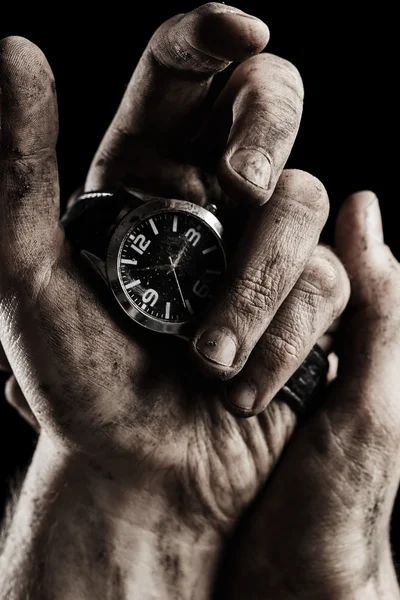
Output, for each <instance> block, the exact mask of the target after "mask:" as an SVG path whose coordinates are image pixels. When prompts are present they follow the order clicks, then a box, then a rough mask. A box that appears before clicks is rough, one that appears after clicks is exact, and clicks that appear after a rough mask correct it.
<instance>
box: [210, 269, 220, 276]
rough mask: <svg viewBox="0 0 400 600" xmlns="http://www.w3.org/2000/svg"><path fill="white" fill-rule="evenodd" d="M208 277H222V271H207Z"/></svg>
mask: <svg viewBox="0 0 400 600" xmlns="http://www.w3.org/2000/svg"><path fill="white" fill-rule="evenodd" d="M206 274H207V275H222V273H221V271H213V270H212V269H207V270H206Z"/></svg>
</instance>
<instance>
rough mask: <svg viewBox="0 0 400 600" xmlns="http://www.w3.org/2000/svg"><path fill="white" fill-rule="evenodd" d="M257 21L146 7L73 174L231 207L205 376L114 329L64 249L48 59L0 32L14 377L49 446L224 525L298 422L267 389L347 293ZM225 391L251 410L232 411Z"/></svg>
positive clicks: (7, 341) (206, 343) (279, 74)
mask: <svg viewBox="0 0 400 600" xmlns="http://www.w3.org/2000/svg"><path fill="white" fill-rule="evenodd" d="M205 29H206V30H207V35H204V30H205ZM267 38H268V30H267V28H266V26H265V25H264V24H263V23H262V22H261V21H259V20H258V19H255V18H253V17H249V16H246V15H243V13H241V12H240V11H238V10H237V9H234V8H232V9H231V8H229V7H227V6H222V5H219V4H207V5H204V6H202V7H200V8H199V9H197V10H195V11H193V12H191V13H188V14H187V15H184V16H182V15H181V16H178V17H174V18H172V19H171V20H170V21H168V22H167V23H165V24H164V25H163V26H161V27H160V29H159V30H158V31H157V32H156V34H155V35H154V36H153V38H152V40H151V42H150V44H149V46H148V48H147V50H146V51H145V53H144V55H143V57H142V59H141V61H140V63H139V65H138V67H137V69H136V71H135V73H134V76H133V79H132V83H131V84H130V85H129V86H128V89H127V91H126V95H125V98H124V101H123V102H122V104H121V107H120V108H119V110H118V112H117V115H116V117H115V118H114V121H113V123H112V124H111V126H110V128H109V130H108V132H107V134H106V136H105V138H104V140H103V142H102V144H101V146H100V148H99V150H98V152H97V154H96V157H95V159H94V161H93V164H92V167H91V169H90V171H89V175H88V179H87V183H86V187H87V188H89V189H92V190H93V189H101V188H102V187H104V186H110V185H119V184H121V182H122V183H125V184H129V185H132V186H133V187H136V188H138V187H141V188H142V189H143V190H144V191H151V192H153V193H159V194H161V195H164V196H165V195H170V196H173V197H180V198H184V199H189V200H191V201H193V202H197V203H199V204H201V203H204V202H205V200H206V199H208V200H209V199H210V198H209V194H214V195H215V196H216V199H215V201H216V202H217V203H219V204H220V206H221V209H222V211H224V212H225V214H226V215H228V216H229V217H230V218H232V216H234V217H235V219H236V221H237V220H239V219H241V220H243V221H245V226H244V227H243V231H242V232H241V237H240V240H239V241H238V244H237V249H236V252H235V255H234V257H233V260H232V262H231V264H230V269H229V272H228V274H227V277H226V279H225V281H224V283H223V286H222V288H221V291H220V295H219V297H218V298H217V299H216V300H215V302H214V303H213V307H212V310H211V311H210V312H209V313H208V314H207V315H206V316H205V317H204V319H203V320H202V321H201V324H200V326H199V329H198V331H197V332H196V335H195V337H194V339H193V342H192V359H193V360H194V361H195V362H196V365H197V367H198V366H200V367H201V368H202V369H203V370H205V371H206V372H207V375H208V377H209V378H204V377H203V376H200V375H199V373H198V372H197V370H194V369H193V368H192V366H191V365H190V363H189V362H188V361H187V355H188V347H187V346H186V345H183V344H182V342H181V341H180V340H177V339H173V338H171V337H170V336H169V337H168V336H167V337H164V338H163V339H161V338H160V337H157V338H155V337H154V336H151V335H150V334H148V333H147V332H144V331H143V330H140V331H139V330H137V331H135V335H131V334H130V333H128V331H127V330H126V329H125V328H124V326H123V325H122V324H121V322H120V320H119V319H114V318H113V315H114V314H115V311H114V305H113V304H112V300H111V295H110V296H107V297H105V298H104V299H100V298H99V297H98V296H97V295H96V294H95V293H94V291H93V288H92V287H91V285H90V284H89V283H88V281H87V280H86V277H85V274H84V271H83V270H82V269H81V265H80V264H79V265H77V264H75V262H74V260H73V255H72V252H71V248H70V246H69V244H68V243H67V241H66V240H65V238H64V232H63V230H62V228H61V227H60V225H59V192H58V178H57V168H56V154H55V144H56V138H57V106H56V100H55V95H54V82H53V78H52V74H51V71H50V68H49V66H48V64H47V62H46V60H45V58H44V56H43V55H42V54H41V53H40V51H39V50H38V49H37V48H36V47H34V46H33V45H32V44H30V43H29V42H28V41H26V40H22V39H20V38H16V39H15V38H10V39H7V40H5V41H3V43H2V53H1V65H0V69H1V78H2V80H4V85H3V87H2V112H3V115H2V117H3V118H2V122H3V123H6V124H7V127H6V128H4V130H3V131H2V136H3V140H2V143H3V148H2V151H3V154H4V161H3V168H2V173H1V177H2V181H1V185H0V190H1V192H0V193H1V205H0V217H1V218H0V227H1V232H0V250H1V256H2V267H1V273H0V308H1V311H0V334H1V340H2V342H3V345H4V348H5V351H6V355H7V359H8V361H9V364H10V367H11V369H12V370H13V372H14V374H15V377H16V381H18V384H19V386H20V388H21V390H22V393H23V395H24V397H25V398H26V401H27V403H28V405H29V407H30V410H31V411H32V412H33V414H34V416H35V418H36V419H37V421H38V422H39V424H40V427H41V431H42V435H43V436H45V438H46V439H47V440H51V443H52V444H54V446H55V447H56V448H58V449H61V450H62V452H64V453H65V454H66V455H69V454H76V453H78V454H80V455H82V456H88V457H90V458H91V460H94V462H95V463H96V465H98V468H99V470H100V471H101V472H103V473H104V472H106V471H107V472H109V471H112V472H114V471H117V473H118V477H120V478H121V484H122V485H126V486H127V488H131V487H132V477H136V476H137V477H140V476H142V475H145V476H146V477H149V476H150V474H151V477H152V482H153V484H154V485H155V486H156V484H158V485H159V486H160V489H161V488H163V486H167V487H168V486H169V487H170V488H171V487H172V488H173V492H172V493H173V494H176V493H178V494H180V495H181V496H183V497H184V498H185V499H186V501H185V502H181V503H180V507H181V509H182V510H183V509H184V510H185V513H187V514H185V517H187V520H188V521H189V522H190V521H195V522H196V520H200V521H201V522H202V524H203V525H205V524H207V527H211V528H214V529H215V530H218V531H221V530H222V531H224V532H225V531H226V530H229V529H230V528H231V526H232V524H233V523H234V521H235V519H236V518H237V516H238V515H239V514H240V512H241V511H242V510H243V508H244V507H245V506H246V505H247V503H248V502H249V501H250V500H251V499H252V498H253V497H254V495H255V494H256V492H257V490H258V488H259V486H260V485H261V484H262V483H263V482H264V480H265V477H266V476H267V475H268V473H269V472H270V470H271V468H272V466H273V464H274V463H275V461H276V459H277V457H278V456H279V455H280V453H281V451H282V449H283V446H284V445H285V443H286V441H287V439H288V437H289V436H290V434H291V432H292V431H293V428H294V425H295V423H296V418H295V416H294V415H293V414H292V412H291V411H290V410H289V409H288V407H287V406H286V405H284V404H283V403H280V402H277V401H273V402H272V400H273V398H274V397H275V395H276V393H277V392H278V390H279V389H280V388H281V387H282V385H283V384H284V383H285V382H286V381H287V379H288V378H289V377H290V376H291V375H292V374H293V372H294V371H295V370H296V369H297V367H298V366H299V365H300V363H301V362H302V361H303V360H304V358H305V357H306V355H307V354H308V352H309V351H310V349H311V348H312V346H313V345H314V344H315V343H316V342H317V341H318V339H319V337H320V336H322V335H323V334H324V332H325V330H326V329H327V328H328V327H329V326H330V324H331V323H332V321H333V320H335V319H336V318H337V316H338V315H339V314H340V312H341V311H342V310H343V308H344V306H345V304H346V302H347V299H348V295H349V283H348V279H347V276H346V273H345V270H344V268H343V266H342V265H341V263H340V261H339V260H338V259H337V258H336V256H335V254H334V253H333V252H331V251H330V250H329V249H328V248H325V247H321V246H318V245H317V244H318V240H319V237H320V233H321V230H322V228H323V226H324V224H325V221H326V218H327V215H328V198H327V194H326V191H325V189H324V187H323V185H322V184H321V183H320V182H319V181H318V180H316V179H315V178H314V177H312V176H310V175H308V174H307V173H303V172H299V171H284V172H283V173H282V169H283V167H284V164H285V162H286V159H287V157H288V155H289V153H290V150H291V147H292V144H293V142H294V139H295V136H296V133H297V129H298V126H299V122H300V116H301V110H302V96H303V90H302V83H301V80H300V76H299V74H298V72H297V70H296V69H295V68H294V67H293V66H292V65H290V64H289V63H287V61H285V60H282V59H279V58H278V57H275V56H272V55H268V54H260V55H259V56H252V55H254V54H257V53H259V52H260V51H261V50H262V49H263V47H264V45H265V43H266V41H267ZM177 48H178V50H179V52H178V51H177ZM233 60H234V61H238V62H241V64H240V65H239V66H238V67H237V68H236V69H235V71H234V73H233V75H232V77H231V79H230V80H229V82H228V84H227V85H226V87H225V89H224V91H223V92H222V94H221V96H220V98H219V101H218V103H217V105H216V107H215V108H214V109H213V110H212V111H210V114H209V115H208V117H209V121H208V122H207V125H206V126H205V127H202V126H201V125H202V124H204V123H203V117H204V115H201V111H200V108H201V107H202V104H203V101H204V99H205V96H206V94H207V90H208V87H209V84H210V82H211V79H212V75H214V74H215V73H217V72H219V71H221V70H222V69H223V68H225V67H227V66H228V65H229V64H230V62H231V61H233ZM27 90H29V92H27ZM200 116H201V117H202V118H201V119H200ZM231 120H232V121H233V122H232V123H231ZM28 125H29V126H28ZM195 134H198V135H197V137H196V138H195V139H196V144H194V143H193V139H194V136H195ZM194 146H196V152H194V151H193V150H194ZM15 149H17V151H16V150H15ZM210 149H211V150H212V159H213V160H210V153H211V150H210ZM206 159H207V160H206ZM205 165H206V167H207V175H206V176H205V173H204V169H205ZM156 175H157V176H156ZM150 185H152V186H153V187H152V189H149V186H150ZM213 199H214V198H213ZM234 202H235V204H234ZM243 215H245V218H243ZM247 215H248V219H247ZM118 314H119V313H118ZM206 355H208V358H207V356H206ZM210 378H211V380H210ZM212 378H214V381H212ZM215 379H216V380H217V381H215ZM227 379H232V384H233V389H231V391H230V392H229V396H228V401H227V402H225V398H224V391H223V390H222V391H221V387H222V388H224V386H221V384H220V382H221V380H223V381H225V380H227ZM223 401H224V402H225V404H226V405H227V406H228V407H229V408H230V410H232V412H235V413H236V414H239V415H241V416H250V415H259V417H257V418H253V419H250V420H240V419H237V418H235V417H233V416H232V415H231V414H228V413H227V412H226V410H225V409H224V408H223V406H222V403H223ZM278 424H280V425H279V426H278ZM116 463H118V468H116V466H115V465H116ZM166 473H168V474H169V476H168V477H166V475H165V474H166ZM238 473H240V476H239V477H238ZM213 482H218V485H217V486H216V485H214V484H213ZM156 487H157V486H156ZM179 518H180V519H181V520H182V515H180V516H179Z"/></svg>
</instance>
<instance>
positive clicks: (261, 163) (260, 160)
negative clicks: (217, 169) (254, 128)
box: [230, 148, 271, 188]
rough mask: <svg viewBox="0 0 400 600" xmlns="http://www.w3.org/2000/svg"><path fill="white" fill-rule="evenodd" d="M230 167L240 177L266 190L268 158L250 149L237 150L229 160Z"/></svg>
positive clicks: (268, 168)
mask: <svg viewBox="0 0 400 600" xmlns="http://www.w3.org/2000/svg"><path fill="white" fill-rule="evenodd" d="M230 164H231V167H232V168H233V169H234V170H235V171H236V173H238V174H239V175H240V176H241V177H243V178H244V179H246V180H247V181H249V182H250V183H252V184H253V185H256V186H257V187H261V188H268V185H269V180H270V178H271V163H270V161H269V160H268V158H267V157H266V156H265V154H263V153H262V152H260V151H259V150H255V149H252V148H239V150H236V152H235V154H234V155H233V156H232V158H231V160H230Z"/></svg>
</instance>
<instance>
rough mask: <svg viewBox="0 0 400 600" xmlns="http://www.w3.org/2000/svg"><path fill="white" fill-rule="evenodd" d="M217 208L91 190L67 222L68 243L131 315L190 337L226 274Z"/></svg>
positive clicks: (126, 191)
mask: <svg viewBox="0 0 400 600" xmlns="http://www.w3.org/2000/svg"><path fill="white" fill-rule="evenodd" d="M215 213H216V207H215V206H214V205H212V204H210V205H207V206H205V207H201V206H198V205H196V204H193V203H191V202H187V201H184V200H175V199H166V198H159V197H157V198H156V197H151V199H150V200H144V198H143V196H141V195H138V194H137V193H136V192H134V191H132V190H130V189H129V188H123V189H118V190H113V191H109V192H108V191H101V192H86V193H83V194H81V195H80V196H79V198H78V199H77V201H76V202H75V204H73V205H72V206H71V208H69V209H68V210H67V212H66V213H65V215H64V216H63V217H62V219H61V222H62V224H63V226H64V229H65V233H66V237H67V238H68V239H69V240H70V242H71V245H72V246H73V248H75V250H78V251H79V253H80V255H81V256H82V257H83V258H84V259H85V260H86V262H87V263H88V265H89V266H90V267H91V268H92V270H93V271H94V272H95V273H96V274H97V275H98V276H99V277H101V278H102V280H103V281H104V282H105V283H106V284H107V286H108V287H109V289H110V290H111V292H112V293H113V295H114V298H115V300H116V301H117V303H118V304H119V306H120V307H121V308H122V310H123V311H124V312H125V314H126V315H127V316H128V317H129V318H130V319H132V320H133V321H135V322H136V323H138V324H139V325H141V326H143V327H146V328H147V329H150V330H153V331H157V332H161V333H169V334H175V335H178V336H180V337H184V338H188V337H190V334H191V332H192V331H193V330H194V324H195V321H196V320H197V318H198V317H199V315H200V314H201V313H202V312H203V311H204V309H205V308H206V306H207V304H208V302H209V301H210V299H211V298H212V297H213V295H214V293H215V292H216V289H217V287H218V284H219V283H220V280H221V277H222V276H223V274H224V272H225V270H226V254H225V249H224V243H223V227H222V224H221V222H220V221H219V220H218V218H217V216H216V214H215Z"/></svg>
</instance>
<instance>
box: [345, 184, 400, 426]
mask: <svg viewBox="0 0 400 600" xmlns="http://www.w3.org/2000/svg"><path fill="white" fill-rule="evenodd" d="M335 245H336V250H337V252H338V254H339V257H340V258H341V260H342V262H343V263H344V265H345V267H346V269H347V272H348V275H349V278H350V282H351V297H350V304H349V307H348V311H347V315H346V317H345V320H344V323H343V331H342V333H343V337H342V339H343V341H344V343H343V344H342V348H341V349H340V350H339V352H340V354H341V360H340V366H339V380H343V379H345V381H346V386H347V385H350V381H352V382H353V385H352V386H350V389H349V393H348V394H347V393H346V403H350V404H351V403H352V402H357V403H359V402H367V403H368V404H369V406H368V409H369V410H371V411H372V413H373V414H375V413H377V414H379V415H382V413H385V414H387V415H388V416H389V417H396V421H397V422H398V423H400V403H399V402H398V399H397V394H396V389H397V386H398V385H399V384H400V369H399V368H398V365H399V364H400V343H399V340H400V266H399V263H398V261H397V260H396V259H395V257H394V256H393V254H392V252H391V251H390V249H389V248H388V246H386V245H385V243H384V238H383V228H382V218H381V213H380V208H379V202H378V199H377V197H376V196H375V194H373V193H372V192H367V191H364V192H358V193H356V194H353V195H352V196H350V197H349V198H347V200H346V201H345V202H344V204H343V206H342V208H341V210H340V212H339V215H338V218H337V222H336V232H335ZM353 387H354V388H355V389H354V390H353V391H354V392H357V393H354V394H352V393H351V391H352V388H353ZM363 392H364V394H363ZM338 404H340V405H342V402H340V403H338ZM341 408H343V407H342V406H341ZM365 408H367V407H365Z"/></svg>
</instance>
